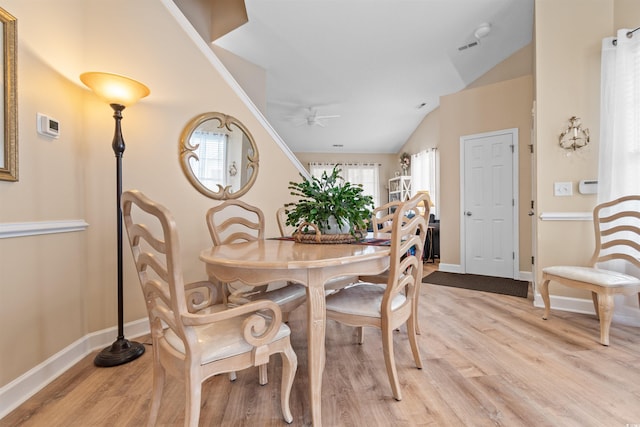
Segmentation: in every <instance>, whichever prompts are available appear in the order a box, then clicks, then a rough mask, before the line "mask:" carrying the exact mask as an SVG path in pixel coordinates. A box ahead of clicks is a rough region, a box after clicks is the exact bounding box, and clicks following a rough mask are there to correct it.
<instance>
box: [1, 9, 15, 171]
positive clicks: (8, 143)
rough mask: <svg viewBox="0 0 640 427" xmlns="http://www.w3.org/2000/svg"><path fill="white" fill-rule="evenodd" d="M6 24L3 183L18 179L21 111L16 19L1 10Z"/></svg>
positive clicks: (3, 48)
mask: <svg viewBox="0 0 640 427" xmlns="http://www.w3.org/2000/svg"><path fill="white" fill-rule="evenodd" d="M0 23H2V32H1V34H2V40H0V42H1V43H0V44H1V45H2V51H3V56H2V64H1V67H0V69H2V77H3V82H4V84H3V86H2V88H1V89H0V90H1V91H2V98H3V100H4V102H3V103H2V107H1V108H2V114H0V121H2V127H3V129H4V132H3V133H2V143H1V148H2V149H1V150H0V180H1V181H17V180H18V108H17V97H16V45H17V34H16V18H15V17H13V16H12V15H11V14H10V13H8V12H7V11H6V10H4V9H2V8H0Z"/></svg>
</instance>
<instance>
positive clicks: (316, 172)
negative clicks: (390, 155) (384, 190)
mask: <svg viewBox="0 0 640 427" xmlns="http://www.w3.org/2000/svg"><path fill="white" fill-rule="evenodd" d="M335 165H336V163H309V173H310V174H311V175H312V176H315V177H316V178H320V176H322V172H325V171H326V172H327V174H330V173H331V171H332V170H333V168H334V166H335ZM339 168H340V169H341V170H342V172H341V173H340V175H341V176H342V177H343V178H344V179H345V180H346V181H348V182H350V183H352V184H361V185H362V189H363V193H364V194H366V195H369V196H371V197H373V205H374V206H380V165H379V164H376V163H340V166H339Z"/></svg>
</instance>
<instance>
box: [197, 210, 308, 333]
mask: <svg viewBox="0 0 640 427" xmlns="http://www.w3.org/2000/svg"><path fill="white" fill-rule="evenodd" d="M206 222H207V227H208V228H209V233H210V235H211V240H212V241H213V244H214V245H226V244H231V243H240V242H250V241H254V240H260V239H264V214H263V213H262V210H260V208H258V207H256V206H252V205H249V204H248V203H245V202H243V201H242V200H226V201H225V202H223V203H221V204H220V205H218V206H214V207H212V208H211V209H209V210H208V211H207V214H206ZM222 291H223V298H224V301H225V302H227V303H231V304H244V303H246V302H249V301H255V300H258V299H268V300H271V301H273V302H275V303H276V304H278V305H279V306H280V309H281V310H282V313H283V315H284V318H285V321H287V320H288V318H289V313H290V312H291V311H293V310H294V309H296V308H297V307H299V306H300V305H301V304H302V303H304V302H305V300H306V295H307V292H306V288H305V287H304V286H303V285H300V284H298V283H288V282H282V283H277V284H271V285H264V286H249V285H244V284H242V283H225V284H223V285H222Z"/></svg>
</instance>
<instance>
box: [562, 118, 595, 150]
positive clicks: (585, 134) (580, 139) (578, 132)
mask: <svg viewBox="0 0 640 427" xmlns="http://www.w3.org/2000/svg"><path fill="white" fill-rule="evenodd" d="M558 140H559V143H560V147H562V148H564V149H565V150H573V151H575V150H577V149H578V148H582V147H584V146H586V145H587V144H588V143H589V129H583V128H582V124H581V123H580V118H579V117H576V116H572V117H570V118H569V126H568V127H567V129H566V130H565V131H564V132H562V133H561V134H560V137H559V138H558Z"/></svg>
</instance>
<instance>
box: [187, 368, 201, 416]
mask: <svg viewBox="0 0 640 427" xmlns="http://www.w3.org/2000/svg"><path fill="white" fill-rule="evenodd" d="M184 387H185V408H184V425H185V426H189V427H198V422H199V421H200V402H201V399H202V382H201V381H200V378H199V377H198V376H197V375H194V374H193V373H192V372H189V374H187V376H186V378H185V380H184Z"/></svg>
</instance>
